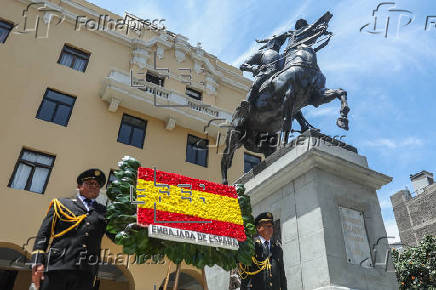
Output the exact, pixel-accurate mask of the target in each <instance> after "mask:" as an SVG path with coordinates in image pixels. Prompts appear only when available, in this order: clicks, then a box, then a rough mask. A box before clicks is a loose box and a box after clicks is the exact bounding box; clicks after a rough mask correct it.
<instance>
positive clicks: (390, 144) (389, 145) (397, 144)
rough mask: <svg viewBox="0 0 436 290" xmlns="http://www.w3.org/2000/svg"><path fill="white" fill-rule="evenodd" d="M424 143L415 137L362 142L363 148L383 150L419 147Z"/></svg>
mask: <svg viewBox="0 0 436 290" xmlns="http://www.w3.org/2000/svg"><path fill="white" fill-rule="evenodd" d="M423 144H424V141H423V140H422V139H420V138H416V137H407V138H404V139H401V140H395V139H389V138H377V139H374V140H367V141H364V142H363V145H364V146H369V147H378V148H385V149H396V148H401V147H407V146H421V145H423Z"/></svg>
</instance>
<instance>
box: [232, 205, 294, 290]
mask: <svg viewBox="0 0 436 290" xmlns="http://www.w3.org/2000/svg"><path fill="white" fill-rule="evenodd" d="M254 223H255V226H256V230H257V234H258V235H257V236H256V237H254V244H255V256H254V262H253V263H252V264H251V266H250V267H248V268H247V269H246V270H245V271H241V272H240V273H241V288H240V289H241V290H246V289H251V290H267V289H268V290H287V282H286V276H285V270H284V265H283V251H282V248H281V246H280V244H279V243H278V242H274V243H272V241H271V238H272V236H273V215H272V213H270V212H264V213H261V214H260V215H258V216H257V217H256V219H255V221H254Z"/></svg>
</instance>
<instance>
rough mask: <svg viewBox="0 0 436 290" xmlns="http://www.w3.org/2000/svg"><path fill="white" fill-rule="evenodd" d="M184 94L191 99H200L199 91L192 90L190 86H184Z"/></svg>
mask: <svg viewBox="0 0 436 290" xmlns="http://www.w3.org/2000/svg"><path fill="white" fill-rule="evenodd" d="M186 94H187V95H188V96H190V97H191V98H193V99H196V100H199V101H201V92H199V91H196V90H193V89H191V88H186Z"/></svg>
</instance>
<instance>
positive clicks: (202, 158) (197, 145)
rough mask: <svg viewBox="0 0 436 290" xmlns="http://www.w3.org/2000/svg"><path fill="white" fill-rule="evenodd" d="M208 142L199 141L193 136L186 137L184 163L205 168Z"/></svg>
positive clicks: (204, 140)
mask: <svg viewBox="0 0 436 290" xmlns="http://www.w3.org/2000/svg"><path fill="white" fill-rule="evenodd" d="M208 146H209V140H207V139H201V138H199V137H196V136H194V135H188V142H187V145H186V162H191V163H194V164H198V165H201V166H204V167H207V156H208V153H209V147H208Z"/></svg>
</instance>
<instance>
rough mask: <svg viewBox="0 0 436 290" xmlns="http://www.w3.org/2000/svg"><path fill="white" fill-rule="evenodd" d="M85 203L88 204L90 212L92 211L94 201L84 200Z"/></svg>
mask: <svg viewBox="0 0 436 290" xmlns="http://www.w3.org/2000/svg"><path fill="white" fill-rule="evenodd" d="M83 201H84V202H85V203H86V205H87V206H88V209H89V210H91V209H92V202H93V201H92V200H90V199H89V198H85V199H84V200H83Z"/></svg>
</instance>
